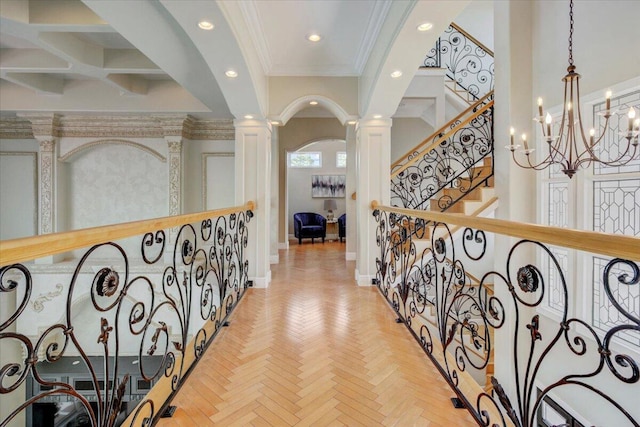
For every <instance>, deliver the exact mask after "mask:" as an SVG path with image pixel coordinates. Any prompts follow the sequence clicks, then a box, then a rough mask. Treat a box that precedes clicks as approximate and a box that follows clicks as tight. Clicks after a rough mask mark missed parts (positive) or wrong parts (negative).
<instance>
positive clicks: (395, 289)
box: [372, 202, 640, 427]
mask: <svg viewBox="0 0 640 427" xmlns="http://www.w3.org/2000/svg"><path fill="white" fill-rule="evenodd" d="M372 209H374V210H373V215H374V216H375V218H376V220H377V223H378V227H377V243H378V250H379V255H378V257H377V261H376V264H377V275H376V279H375V282H376V284H377V286H378V288H379V290H380V292H381V293H382V294H383V295H384V297H385V298H386V299H387V300H388V302H389V303H390V305H391V306H392V307H393V308H394V310H395V311H396V313H397V315H398V318H399V320H400V321H401V322H402V323H404V324H405V325H406V327H407V328H408V329H409V330H410V331H411V333H412V334H413V335H414V337H415V339H416V340H417V341H418V343H419V344H420V345H421V347H422V348H423V349H424V351H425V353H426V355H427V356H428V357H429V358H430V359H431V360H432V361H433V363H434V364H435V366H436V367H437V368H438V369H439V370H440V372H441V374H442V375H443V377H444V378H445V379H446V380H447V381H448V382H449V384H450V385H451V387H452V389H453V391H454V392H455V394H456V396H457V399H459V401H460V402H461V403H462V405H463V406H465V407H466V408H467V409H468V410H469V412H470V413H471V414H472V415H473V416H474V417H475V418H476V420H477V421H478V423H479V425H483V426H494V425H495V426H506V425H515V426H518V427H534V426H537V425H538V424H536V422H537V421H536V417H541V416H543V412H544V411H543V409H542V408H543V405H544V404H545V402H546V401H547V399H552V400H553V401H559V402H563V403H564V404H565V405H566V407H565V408H564V409H565V410H567V412H575V413H574V415H575V416H576V418H579V419H582V422H587V423H589V424H588V425H603V426H604V425H606V426H614V425H615V426H627V425H628V426H639V425H640V408H639V407H638V405H637V395H638V394H637V393H638V388H639V385H640V347H638V346H637V345H635V346H634V345H633V344H630V341H629V337H630V336H633V337H634V338H635V339H636V340H637V339H638V338H640V308H639V307H640V305H638V302H637V301H638V295H639V294H640V263H639V261H640V239H639V238H636V237H628V236H618V235H607V234H604V233H598V232H585V231H578V230H570V229H561V228H555V227H545V226H539V225H530V224H523V223H516V222H511V221H502V220H496V219H489V218H477V217H469V216H464V215H459V214H446V213H440V212H426V211H417V210H410V209H399V208H393V207H388V206H378V205H377V204H376V203H375V202H374V203H373V204H372ZM511 238H515V239H511ZM552 247H563V248H568V249H572V250H576V251H577V252H581V251H585V252H589V253H597V254H602V255H603V256H604V258H606V262H604V263H603V265H602V266H595V265H594V266H592V268H590V270H593V271H594V275H595V276H596V278H597V279H598V280H597V281H598V282H599V287H600V288H599V289H593V290H592V289H590V287H588V286H583V283H572V281H570V280H569V278H568V277H567V273H566V272H564V271H563V270H562V268H561V267H560V263H559V262H558V260H557V259H556V258H555V256H554V253H553V251H552V250H551V248H552ZM494 254H497V255H494ZM500 254H504V255H503V256H504V258H500V257H499V256H500ZM496 256H498V257H499V258H494V257H496ZM548 265H550V266H551V267H552V269H551V270H550V269H549V268H546V267H543V266H548ZM496 266H504V267H499V268H498V267H496ZM496 268H497V269H496ZM596 270H597V271H596ZM475 278H479V280H478V279H475ZM552 282H553V283H552ZM552 285H553V286H552ZM556 289H559V290H560V292H561V293H562V294H563V298H561V300H562V301H563V307H562V310H561V311H560V314H553V313H551V312H550V311H549V310H547V307H546V305H547V302H548V301H549V296H550V295H549V294H550V293H551V292H552V291H555V290H556ZM589 292H594V293H595V292H598V294H599V295H606V298H605V299H606V300H607V302H608V304H606V306H607V309H608V310H609V313H608V318H609V319H610V320H611V323H612V324H610V325H609V327H608V329H607V328H605V329H603V328H602V326H601V325H599V326H598V327H596V326H595V325H594V317H595V315H593V314H592V313H591V310H589V309H584V304H585V301H587V300H588V299H589ZM600 315H602V313H600ZM494 369H495V374H494V373H493V372H494ZM556 403H557V402H556ZM547 409H548V408H547ZM554 424H555V423H554ZM571 425H575V424H571Z"/></svg>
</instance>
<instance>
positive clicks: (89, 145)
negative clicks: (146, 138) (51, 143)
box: [58, 139, 167, 162]
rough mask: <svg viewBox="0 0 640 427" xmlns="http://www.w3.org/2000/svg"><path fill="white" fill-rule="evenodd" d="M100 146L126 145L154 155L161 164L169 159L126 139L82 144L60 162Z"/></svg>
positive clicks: (60, 158) (102, 140)
mask: <svg viewBox="0 0 640 427" xmlns="http://www.w3.org/2000/svg"><path fill="white" fill-rule="evenodd" d="M100 145H120V146H122V145H126V146H128V147H132V148H136V149H138V150H141V151H144V152H145V153H147V154H150V155H152V156H153V157H155V158H157V159H158V160H160V161H161V162H166V161H167V158H166V157H165V156H163V155H162V154H160V153H159V152H157V151H156V150H154V149H152V148H149V147H147V146H146V145H143V144H139V143H137V142H134V141H129V140H126V139H101V140H99V141H91V142H88V143H86V144H82V145H81V146H79V147H76V148H74V149H73V150H71V151H69V152H68V153H67V154H65V155H64V156H60V157H58V160H59V161H61V162H66V161H68V160H69V159H71V158H72V157H73V156H75V155H77V154H79V153H81V152H83V151H85V150H90V149H92V148H94V147H97V146H100Z"/></svg>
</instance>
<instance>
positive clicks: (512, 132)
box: [509, 128, 516, 149]
mask: <svg viewBox="0 0 640 427" xmlns="http://www.w3.org/2000/svg"><path fill="white" fill-rule="evenodd" d="M509 134H510V137H509V139H510V141H511V149H513V137H514V135H515V134H516V130H515V129H514V128H511V129H509Z"/></svg>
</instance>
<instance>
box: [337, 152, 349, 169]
mask: <svg viewBox="0 0 640 427" xmlns="http://www.w3.org/2000/svg"><path fill="white" fill-rule="evenodd" d="M336 167H337V168H346V167H347V152H346V151H338V152H337V153H336Z"/></svg>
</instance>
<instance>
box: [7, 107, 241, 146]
mask: <svg viewBox="0 0 640 427" xmlns="http://www.w3.org/2000/svg"><path fill="white" fill-rule="evenodd" d="M36 135H49V136H54V137H59V138H60V137H74V138H75V137H78V138H118V137H123V138H163V137H167V136H179V137H182V138H184V139H190V140H225V141H232V140H235V127H234V125H233V120H231V119H211V120H201V119H197V118H195V117H193V116H190V115H188V114H184V115H126V116H125V115H80V114H69V115H59V114H46V113H36V114H32V113H24V114H18V116H17V117H3V118H0V139H33V138H34V137H35V136H36Z"/></svg>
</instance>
